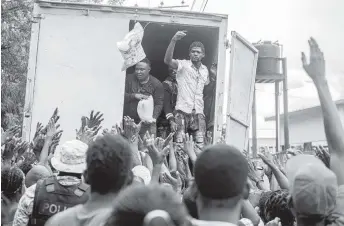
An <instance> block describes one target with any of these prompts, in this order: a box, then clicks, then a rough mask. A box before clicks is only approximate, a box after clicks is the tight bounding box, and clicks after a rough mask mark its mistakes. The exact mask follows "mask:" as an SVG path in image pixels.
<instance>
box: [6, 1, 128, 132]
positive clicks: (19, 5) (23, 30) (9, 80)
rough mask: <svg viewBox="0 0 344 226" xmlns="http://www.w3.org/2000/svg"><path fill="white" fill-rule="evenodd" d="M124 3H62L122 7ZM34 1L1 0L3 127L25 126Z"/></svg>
mask: <svg viewBox="0 0 344 226" xmlns="http://www.w3.org/2000/svg"><path fill="white" fill-rule="evenodd" d="M123 1H124V0H108V1H106V0H62V2H79V3H81V2H85V3H93V4H94V3H95V4H104V3H106V4H110V5H119V4H122V3H123ZM33 2H34V0H1V9H2V10H1V127H3V128H4V129H6V128H8V127H11V126H12V125H18V124H21V123H22V119H23V108H24V102H25V88H26V74H27V67H28V60H29V50H30V36H31V22H32V9H33Z"/></svg>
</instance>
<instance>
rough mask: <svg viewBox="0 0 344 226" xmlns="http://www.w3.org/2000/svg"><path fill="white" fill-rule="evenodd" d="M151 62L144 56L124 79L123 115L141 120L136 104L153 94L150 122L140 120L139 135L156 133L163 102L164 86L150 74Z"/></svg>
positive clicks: (137, 121) (136, 120) (137, 120)
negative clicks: (157, 120) (151, 118)
mask: <svg viewBox="0 0 344 226" xmlns="http://www.w3.org/2000/svg"><path fill="white" fill-rule="evenodd" d="M150 70H151V63H150V61H149V60H148V59H147V58H145V59H143V60H142V61H141V62H139V63H137V64H136V65H135V73H134V74H129V75H127V77H126V80H125V97H124V110H123V115H124V116H129V117H130V118H132V119H134V120H135V123H139V122H140V121H141V119H140V117H139V115H138V113H137V105H138V103H139V101H140V100H144V99H147V98H148V97H149V96H153V100H154V111H153V121H152V122H142V125H141V130H140V132H139V134H140V136H143V135H144V134H145V133H146V132H147V131H149V132H150V133H151V134H154V135H156V119H157V118H158V117H159V115H160V113H161V110H162V107H163V103H164V88H163V86H162V84H161V82H160V81H159V80H158V79H157V78H155V77H153V76H152V75H150Z"/></svg>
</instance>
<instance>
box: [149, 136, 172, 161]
mask: <svg viewBox="0 0 344 226" xmlns="http://www.w3.org/2000/svg"><path fill="white" fill-rule="evenodd" d="M144 140H145V141H144V142H145V145H146V147H147V149H148V153H149V155H150V157H151V159H152V162H153V164H154V165H157V164H163V162H164V160H165V158H166V156H167V155H168V153H169V152H170V147H169V146H167V147H165V148H163V149H162V150H161V151H159V150H158V149H157V147H156V146H155V139H154V136H153V135H150V134H149V132H147V133H146V135H145V137H144Z"/></svg>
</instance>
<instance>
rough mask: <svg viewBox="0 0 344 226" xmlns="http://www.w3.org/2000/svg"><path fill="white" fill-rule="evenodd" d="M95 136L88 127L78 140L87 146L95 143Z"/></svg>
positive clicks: (79, 135)
mask: <svg viewBox="0 0 344 226" xmlns="http://www.w3.org/2000/svg"><path fill="white" fill-rule="evenodd" d="M94 136H95V134H94V131H93V130H92V129H90V128H88V127H87V126H86V127H85V129H84V131H83V132H82V133H80V134H78V136H77V139H78V140H80V141H81V142H84V143H85V144H89V143H90V142H92V141H93V138H94Z"/></svg>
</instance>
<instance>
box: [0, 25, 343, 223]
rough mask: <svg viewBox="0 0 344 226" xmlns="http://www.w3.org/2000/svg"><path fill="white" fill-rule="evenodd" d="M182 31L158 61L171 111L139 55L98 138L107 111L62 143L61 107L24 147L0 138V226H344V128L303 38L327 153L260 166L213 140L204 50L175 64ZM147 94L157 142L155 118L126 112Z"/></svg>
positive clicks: (319, 56) (13, 137) (315, 49)
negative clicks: (117, 120)
mask: <svg viewBox="0 0 344 226" xmlns="http://www.w3.org/2000/svg"><path fill="white" fill-rule="evenodd" d="M183 36H185V33H183V32H178V33H177V34H176V36H175V37H174V38H173V39H172V41H171V44H170V46H169V47H168V50H167V53H166V57H165V62H166V63H167V64H168V65H169V66H170V72H171V74H170V75H171V76H172V78H171V80H168V81H167V82H169V81H170V82H171V83H173V82H174V79H176V82H177V86H176V88H173V86H169V84H164V85H163V86H162V87H165V85H166V87H165V92H169V93H170V94H171V95H169V98H170V99H169V101H170V102H169V104H171V103H175V104H176V105H175V106H174V107H173V108H172V107H171V105H169V107H165V106H164V105H165V102H166V99H165V100H164V99H163V98H161V97H162V96H163V95H161V93H163V92H164V88H162V89H161V86H160V85H159V83H158V81H157V80H155V79H153V78H152V77H151V76H150V75H149V67H150V65H149V61H147V60H144V61H142V62H140V63H138V64H137V65H136V71H135V75H132V76H129V77H128V79H127V81H126V82H127V86H126V94H125V95H126V96H125V99H126V107H125V110H124V115H125V117H124V118H123V122H122V124H121V125H115V126H113V127H112V128H109V129H103V130H102V132H100V130H101V128H102V121H103V115H102V114H101V113H100V112H97V113H94V111H92V112H91V114H90V115H89V116H84V117H82V119H81V121H82V123H81V127H80V128H79V129H78V130H77V131H76V138H75V139H74V140H70V141H67V142H64V143H60V139H61V135H62V133H63V131H62V130H61V128H60V125H59V124H58V121H59V118H60V116H59V112H58V109H56V110H55V111H54V113H53V115H52V116H51V118H50V120H49V122H48V124H47V125H46V126H43V125H42V124H40V123H38V124H37V128H36V133H35V134H34V138H33V141H32V142H31V143H27V142H25V141H23V140H22V139H21V138H19V133H20V130H21V128H20V127H14V128H10V129H8V130H6V131H3V132H2V136H1V145H2V152H1V157H2V167H1V225H13V226H24V225H48V226H50V225H64V226H65V225H70V226H72V225H86V226H99V225H108V226H141V225H142V226H143V225H144V226H157V225H159V226H184V225H185V226H188V225H190V226H201V225H214V226H215V225H216V226H217V225H220V226H221V225H223V226H225V225H226V226H233V225H246V226H253V225H254V226H262V225H267V226H292V225H297V226H311V225H312V226H314V225H316V226H325V225H333V226H335V225H337V226H339V225H341V226H343V225H344V164H343V163H344V139H343V137H344V130H343V127H342V124H341V123H340V122H341V121H340V118H339V115H338V112H337V109H336V106H335V104H334V102H333V101H332V98H331V94H330V91H329V87H328V84H327V80H326V76H325V59H324V55H323V53H322V52H321V50H320V48H319V46H318V44H317V43H316V41H315V40H314V39H313V38H311V39H310V40H309V46H310V58H309V60H308V61H307V60H306V56H305V54H303V53H302V63H303V67H304V69H305V71H306V73H307V74H308V75H309V76H310V77H311V78H312V80H313V82H314V84H315V86H316V88H317V90H318V94H319V99H320V102H321V108H322V111H323V117H324V127H325V133H326V137H327V142H328V150H325V149H319V150H318V151H317V154H314V155H311V154H304V153H302V152H301V151H293V150H289V151H288V154H287V155H285V157H284V158H276V157H273V156H272V155H271V154H270V153H269V152H265V153H264V152H263V153H260V154H259V158H260V159H261V161H256V159H253V158H252V157H251V155H250V153H247V152H244V151H243V150H238V149H237V148H236V147H234V146H231V145H228V144H225V142H223V139H222V140H221V141H219V142H213V141H211V139H208V138H209V136H207V134H206V131H207V129H206V127H207V126H206V123H204V122H205V115H204V110H203V107H204V100H203V95H202V92H203V88H204V86H205V85H207V84H208V83H210V81H209V78H208V76H209V74H208V69H207V68H206V67H205V66H203V65H202V64H201V63H200V62H201V58H202V56H204V53H205V50H204V47H202V45H201V44H200V43H195V44H192V45H191V47H190V61H187V60H173V59H172V55H173V49H174V46H175V43H176V42H177V41H178V40H180V39H181V38H182V37H183ZM147 75H148V77H147ZM193 78H197V80H196V81H197V83H194V82H193V80H192V79H193ZM128 87H131V88H128ZM157 87H158V88H157ZM170 88H171V89H170ZM175 89H177V90H178V92H175ZM142 90H145V91H144V92H142ZM145 92H147V93H146V94H145ZM151 94H159V95H160V96H158V98H155V99H154V102H155V105H154V113H153V116H154V119H157V118H158V117H159V116H160V113H159V112H160V111H161V110H162V109H164V111H165V116H164V119H165V120H167V123H169V125H170V127H169V130H168V132H167V134H169V135H167V136H156V132H155V131H156V130H157V129H156V124H155V122H154V120H153V121H151V122H139V121H138V120H139V119H138V118H137V117H138V116H137V115H133V114H136V111H134V110H133V109H134V108H135V106H136V105H137V103H138V101H139V100H141V99H144V98H146V96H148V95H151ZM191 94H192V95H191ZM153 97H154V95H153ZM190 101H191V102H190ZM190 103H193V104H192V105H190ZM135 104H136V105H135ZM167 109H169V110H167ZM62 117H63V116H62ZM135 117H136V118H135ZM204 128H205V129H204ZM165 133H166V131H165ZM191 133H192V134H191ZM229 135H230V134H229Z"/></svg>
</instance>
